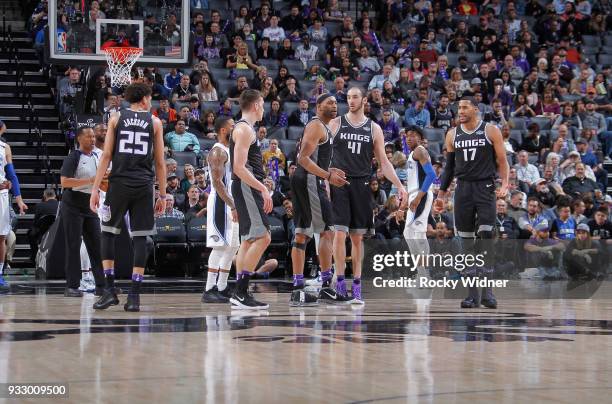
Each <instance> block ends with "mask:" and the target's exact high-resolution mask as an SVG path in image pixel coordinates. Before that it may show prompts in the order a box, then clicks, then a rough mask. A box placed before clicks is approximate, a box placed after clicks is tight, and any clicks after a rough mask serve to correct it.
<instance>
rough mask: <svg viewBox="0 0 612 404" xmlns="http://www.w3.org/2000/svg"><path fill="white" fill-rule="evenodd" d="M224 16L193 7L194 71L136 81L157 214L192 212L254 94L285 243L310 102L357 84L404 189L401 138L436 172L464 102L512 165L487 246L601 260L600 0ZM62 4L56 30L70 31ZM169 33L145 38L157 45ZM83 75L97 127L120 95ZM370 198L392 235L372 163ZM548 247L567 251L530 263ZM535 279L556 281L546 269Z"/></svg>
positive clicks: (98, 12)
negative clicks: (164, 171) (159, 158)
mask: <svg viewBox="0 0 612 404" xmlns="http://www.w3.org/2000/svg"><path fill="white" fill-rule="evenodd" d="M109 3H112V2H109V1H104V0H101V1H93V2H91V4H90V5H89V6H87V8H88V10H89V11H88V12H86V13H85V14H84V21H83V24H85V25H88V24H89V25H91V24H92V21H95V18H96V17H97V18H100V16H103V15H104V14H105V13H106V14H107V16H108V15H111V14H112V11H111V10H110V9H109ZM166 3H168V4H173V6H172V7H174V8H173V10H175V9H176V7H178V5H176V4H174V3H175V2H172V1H168V0H167V1H166ZM176 3H178V2H176ZM226 3H227V2H219V1H206V0H192V1H191V6H192V9H191V16H192V24H191V30H192V32H193V35H194V49H193V51H194V64H193V67H192V68H188V69H176V68H173V69H166V70H164V69H160V68H155V67H148V68H144V72H143V75H142V77H139V78H138V79H139V80H144V82H145V83H147V84H149V85H150V86H151V88H152V90H153V94H154V100H155V108H154V114H155V115H156V116H158V117H159V118H160V119H161V120H162V122H163V124H164V129H165V141H166V145H167V153H168V161H167V163H168V168H169V171H168V179H169V185H168V187H169V188H168V191H169V193H170V194H172V195H173V196H174V205H173V206H169V207H168V210H167V212H166V214H167V215H172V216H176V217H182V216H189V215H192V216H193V215H199V214H206V212H205V203H204V204H202V203H201V201H203V200H205V198H206V195H207V193H208V191H209V188H208V187H209V184H208V173H207V167H206V160H205V157H206V153H207V151H208V150H209V149H210V147H211V145H212V144H214V141H215V137H216V134H215V128H214V123H215V119H216V118H217V117H219V116H231V117H233V118H234V119H239V118H240V112H239V109H238V106H237V103H236V101H237V99H238V97H239V96H240V94H241V92H242V91H244V90H245V89H246V88H256V89H259V90H260V91H261V92H262V94H263V95H264V98H265V101H266V113H265V115H264V119H263V120H262V122H259V123H258V128H257V137H258V142H259V145H260V147H261V149H262V152H263V156H264V165H265V169H266V172H267V173H268V178H267V179H266V184H267V185H268V186H269V190H270V193H272V195H273V200H274V205H275V211H274V212H273V213H272V215H276V216H278V218H279V219H280V220H281V221H282V222H283V223H284V225H285V226H286V227H285V230H286V234H287V240H288V241H289V240H291V237H292V234H291V225H290V224H288V223H290V222H291V216H292V213H291V208H290V195H291V190H290V187H289V185H288V184H289V180H288V177H290V176H291V175H292V172H293V169H294V168H295V161H296V155H295V150H296V143H297V142H299V138H300V135H301V133H302V130H301V129H302V128H303V126H304V125H305V124H306V123H307V122H308V120H309V119H311V118H312V116H313V114H314V110H313V107H314V101H315V100H316V98H317V97H318V96H319V95H320V94H323V93H327V92H330V93H331V94H333V95H334V96H335V97H336V99H337V100H338V103H339V108H338V109H339V113H344V112H346V111H347V106H346V92H347V90H348V88H349V87H350V86H355V85H357V86H361V87H363V88H365V89H367V96H368V103H367V105H366V115H367V116H368V117H370V118H371V119H372V120H374V121H376V122H378V123H379V124H380V125H381V127H382V128H383V132H384V136H385V141H386V152H387V155H388V157H389V158H390V160H391V161H392V163H393V164H394V166H395V167H396V170H397V172H398V175H399V176H400V178H405V176H406V168H405V166H406V161H407V154H408V153H409V152H410V151H409V150H408V148H407V145H406V142H405V132H406V130H407V129H409V127H410V126H418V127H421V128H423V129H424V131H425V135H426V140H425V141H424V146H426V148H427V149H428V151H429V153H430V155H431V156H432V159H433V163H434V166H435V168H436V170H437V174H440V172H441V170H442V168H443V166H444V156H445V150H444V148H443V140H444V136H445V133H446V132H447V131H448V130H449V129H450V128H453V127H454V126H456V125H457V124H458V120H457V104H458V100H459V99H460V98H461V97H464V96H472V97H474V98H475V99H476V100H477V102H478V105H479V110H480V112H481V117H482V118H483V119H484V120H486V121H487V122H490V123H492V124H494V125H497V126H498V127H499V128H500V129H501V131H502V134H503V137H504V140H505V147H506V150H507V155H508V160H509V162H510V164H511V171H510V194H509V196H508V198H507V199H506V200H500V201H498V205H497V209H498V219H499V220H498V223H499V225H498V226H497V234H498V236H499V238H501V239H506V238H507V239H529V242H528V243H527V246H528V247H525V250H526V252H527V255H530V254H545V255H546V256H552V255H553V254H554V253H555V251H557V250H558V251H559V254H560V256H563V257H564V258H563V259H564V260H565V261H566V262H571V263H573V264H572V265H577V264H575V263H576V261H577V260H578V261H580V260H583V261H587V260H588V259H587V258H586V257H587V256H588V254H586V253H585V254H583V255H581V254H577V255H572V253H571V252H570V253H567V251H570V250H571V248H577V247H576V244H578V245H579V247H580V249H583V248H586V247H584V246H586V245H588V246H589V248H588V249H589V250H590V249H591V248H590V246H591V245H597V246H598V247H597V248H600V249H601V251H602V254H604V253H606V251H609V250H610V246H611V245H612V225H611V224H610V219H611V213H610V209H611V208H612V198H611V197H610V196H609V195H608V194H607V189H608V188H607V187H608V172H607V171H606V169H605V168H604V162H605V161H606V160H607V159H609V158H610V157H611V156H612V116H611V112H612V104H611V103H610V94H611V91H612V87H611V86H610V84H611V83H612V81H611V80H612V70H611V68H610V65H611V64H612V56H611V54H612V34H610V33H609V32H608V26H609V24H610V23H611V22H612V21H611V14H610V12H611V10H612V5H611V4H610V3H609V2H608V1H607V0H576V1H574V0H553V1H550V2H548V1H546V0H543V1H538V0H520V1H506V0H484V1H478V2H473V1H470V0H449V1H434V0H431V1H430V0H419V1H399V0H388V1H371V2H369V1H365V2H362V3H361V4H363V6H364V9H363V10H360V11H359V12H356V11H354V10H353V11H351V12H348V11H347V10H344V9H343V8H342V7H341V6H340V5H339V2H338V1H337V0H328V1H317V0H310V1H292V2H290V1H281V2H278V1H275V2H270V1H266V0H263V1H253V2H249V4H251V5H252V6H249V5H240V7H238V8H237V9H236V10H228V9H227V5H226ZM44 4H45V3H41V7H43V6H44ZM128 4H130V5H136V6H137V5H138V4H139V3H138V2H137V1H135V0H130V1H128ZM71 5H72V3H67V5H66V9H65V10H66V13H64V14H62V15H60V18H61V19H62V21H61V22H64V20H65V19H66V18H68V21H70V15H69V14H70V13H69V12H68V9H69V7H70V6H71ZM196 7H201V8H196ZM215 7H217V8H215ZM208 8H210V9H208ZM123 12H124V13H125V12H133V13H136V12H138V11H136V9H134V10H131V9H130V7H128V11H126V10H125V9H124V10H123ZM39 13H40V10H38V11H37V12H35V13H34V15H33V17H32V26H33V27H34V28H33V30H34V31H33V35H35V34H36V32H37V30H40V29H41V27H42V26H44V19H41V18H39V15H40V14H39ZM81 14H82V13H81ZM169 14H170V16H172V13H171V11H170V12H169ZM87 16H89V17H87ZM148 18H149V17H147V21H153V19H154V18H155V17H152V19H151V20H149V19H148ZM175 18H176V17H175ZM172 27H173V25H172V24H171V23H168V25H167V26H166V28H165V30H162V31H161V32H158V30H157V28H154V29H153V32H154V33H155V32H157V33H158V34H160V35H161V37H162V38H161V39H160V40H162V39H163V40H165V41H170V42H171V41H172V38H174V37H175V36H176V35H175V32H174V31H173V28H172ZM183 28H184V27H183ZM67 29H68V28H67ZM174 29H176V27H175V28H174ZM77 72H78V69H75V70H67V71H66V77H65V78H63V79H62V81H61V82H60V85H59V88H58V93H59V94H60V99H61V96H62V95H65V94H69V93H70V91H71V90H70V88H71V86H70V83H71V82H73V81H75V80H78V79H79V78H77V77H76V74H77ZM91 76H92V77H91V78H90V82H91V83H92V84H90V85H89V86H88V87H89V91H90V93H91V94H93V95H90V96H89V97H88V99H89V100H90V101H91V102H90V103H88V105H87V107H88V108H90V109H91V111H92V112H95V113H99V114H108V112H109V111H114V110H116V109H118V108H120V105H121V95H120V92H118V91H116V90H117V89H112V88H110V86H109V85H108V80H107V78H106V76H104V72H102V73H101V74H98V75H91ZM96 80H99V81H96ZM186 153H188V154H189V156H188V157H187V158H186V157H185V154H186ZM185 161H190V162H191V164H192V165H186V164H184V163H185ZM402 176H403V177H402ZM438 184H439V183H438ZM438 184H435V185H434V188H436V187H437V186H439V185H438ZM370 186H371V190H372V197H373V198H374V200H375V205H376V208H375V210H374V215H375V221H374V228H375V229H373V230H375V232H376V237H379V238H383V239H390V238H400V237H402V232H403V222H402V221H401V220H396V219H395V215H396V212H397V210H398V207H399V201H398V200H397V198H396V197H395V191H396V190H395V189H393V188H392V187H391V184H390V183H389V182H388V181H387V180H385V179H384V178H383V176H382V175H381V172H380V170H379V169H378V167H377V163H376V162H375V161H374V162H373V165H372V180H371V183H370ZM453 208H454V207H453V206H452V202H449V204H448V206H446V207H445V208H444V210H442V211H438V210H436V209H434V210H433V211H432V214H431V217H430V220H429V231H428V236H429V237H430V238H431V239H432V242H434V241H435V240H442V239H451V238H452V237H453V236H454V233H453V218H452V212H453ZM583 233H585V234H586V235H587V236H586V238H587V239H588V242H587V241H585V234H583ZM559 243H561V244H562V245H563V248H565V247H567V248H568V249H566V250H563V248H561V247H554V248H548V247H546V248H544V250H542V248H543V247H542V246H552V245H553V244H554V245H557V244H559ZM572 243H573V244H572ZM570 246H571V248H570ZM563 251H565V253H564V252H563ZM521 253H522V252H521ZM549 253H550V254H549ZM563 254H565V255H563ZM568 254H569V255H568ZM606 254H607V253H606ZM572 271H574V270H572ZM564 272H565V273H567V272H568V271H564ZM570 272H571V271H570ZM539 273H540V274H542V273H545V274H546V275H545V276H548V277H559V276H562V274H558V273H556V272H555V271H552V272H550V271H548V270H547V269H543V270H542V271H540V272H539Z"/></svg>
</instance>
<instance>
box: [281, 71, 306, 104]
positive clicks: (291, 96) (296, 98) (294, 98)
mask: <svg viewBox="0 0 612 404" xmlns="http://www.w3.org/2000/svg"><path fill="white" fill-rule="evenodd" d="M296 83H297V80H296V79H295V77H293V76H289V77H288V78H287V81H286V88H284V89H283V90H282V91H281V92H280V93H279V94H278V97H279V98H280V100H281V102H282V103H283V104H284V103H286V102H300V100H301V99H302V98H301V95H300V92H299V90H298V88H297V84H296ZM306 102H307V103H308V100H306Z"/></svg>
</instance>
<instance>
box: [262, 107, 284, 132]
mask: <svg viewBox="0 0 612 404" xmlns="http://www.w3.org/2000/svg"><path fill="white" fill-rule="evenodd" d="M287 121H288V118H287V114H286V113H285V112H283V110H282V108H281V104H280V101H278V100H272V103H271V104H270V112H268V113H267V114H265V115H264V122H265V125H266V126H267V127H269V128H274V127H276V128H286V127H287V124H288V123H287Z"/></svg>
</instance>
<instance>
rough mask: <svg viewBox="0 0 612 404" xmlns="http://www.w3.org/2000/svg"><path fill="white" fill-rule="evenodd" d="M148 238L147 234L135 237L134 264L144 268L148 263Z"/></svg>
mask: <svg viewBox="0 0 612 404" xmlns="http://www.w3.org/2000/svg"><path fill="white" fill-rule="evenodd" d="M147 255H148V254H147V238H146V237H145V236H135V237H134V266H135V267H138V268H144V267H145V266H146V265H147Z"/></svg>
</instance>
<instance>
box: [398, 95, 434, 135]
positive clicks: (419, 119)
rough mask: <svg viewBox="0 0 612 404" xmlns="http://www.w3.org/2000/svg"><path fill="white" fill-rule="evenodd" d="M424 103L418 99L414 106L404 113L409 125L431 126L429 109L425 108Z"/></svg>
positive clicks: (406, 122) (405, 120)
mask: <svg viewBox="0 0 612 404" xmlns="http://www.w3.org/2000/svg"><path fill="white" fill-rule="evenodd" d="M424 106H425V105H424V103H423V101H421V100H417V101H416V102H415V104H414V107H409V108H408V109H407V110H406V113H405V114H404V123H405V124H406V125H408V126H412V125H415V126H418V127H420V128H429V127H431V123H430V118H429V111H428V110H427V109H425V108H424Z"/></svg>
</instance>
